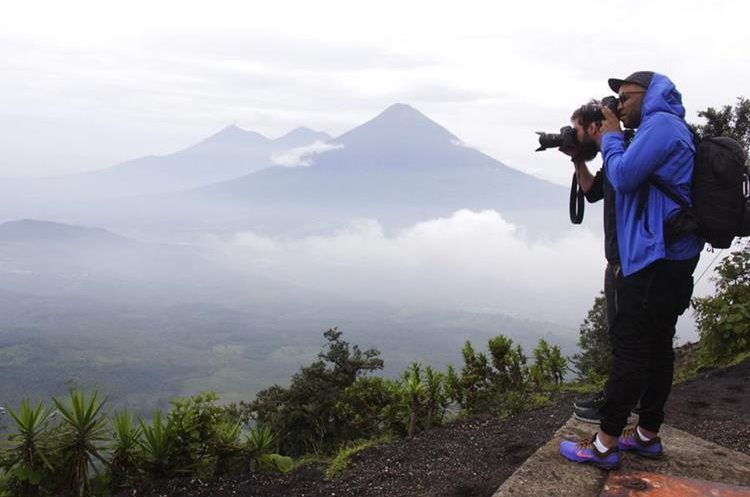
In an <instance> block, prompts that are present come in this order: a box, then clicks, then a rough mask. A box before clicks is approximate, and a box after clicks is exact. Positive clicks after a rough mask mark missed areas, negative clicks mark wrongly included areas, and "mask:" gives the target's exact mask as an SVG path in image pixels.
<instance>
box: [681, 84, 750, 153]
mask: <svg viewBox="0 0 750 497" xmlns="http://www.w3.org/2000/svg"><path fill="white" fill-rule="evenodd" d="M698 117H701V118H703V119H705V120H706V122H705V123H704V124H698V125H695V124H694V125H692V127H693V129H695V130H696V131H697V133H698V134H699V135H701V136H729V137H731V138H734V139H735V140H737V141H738V142H740V144H741V145H742V147H743V148H744V149H745V151H746V152H747V151H748V149H750V100H748V99H747V98H744V97H739V98H738V99H737V103H736V104H735V105H734V107H732V106H731V105H725V106H723V107H722V108H721V109H719V110H716V109H714V108H713V107H709V108H707V109H706V110H703V111H700V112H698Z"/></svg>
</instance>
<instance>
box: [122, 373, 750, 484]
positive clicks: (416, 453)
mask: <svg viewBox="0 0 750 497" xmlns="http://www.w3.org/2000/svg"><path fill="white" fill-rule="evenodd" d="M749 383H750V360H747V361H745V362H744V363H742V364H740V365H738V366H734V367H732V368H729V369H725V370H716V371H711V372H706V373H703V374H701V375H700V376H699V377H697V378H694V379H692V380H689V381H686V382H684V383H682V384H680V385H677V386H675V388H674V389H673V392H672V396H671V398H670V402H669V404H668V405H667V420H666V422H667V423H669V424H671V425H672V426H674V427H676V428H679V429H682V430H685V431H689V432H691V433H693V434H695V435H698V436H700V437H702V438H705V439H707V440H710V441H712V442H715V443H718V444H720V445H723V446H725V447H729V448H732V449H734V450H738V451H740V452H744V453H745V454H749V455H750V386H748V384H749ZM572 400H573V397H572V396H570V395H567V396H563V397H561V398H560V399H558V401H557V402H556V403H555V404H554V405H553V406H550V407H547V408H544V409H540V410H537V411H533V412H529V413H524V414H521V415H519V416H516V417H514V418H510V419H507V420H504V421H500V420H497V419H491V418H473V419H469V420H465V421H461V422H457V423H454V424H451V425H449V426H445V427H442V428H438V429H434V430H431V431H429V432H425V433H420V434H419V435H418V436H416V437H415V438H414V439H413V440H400V441H398V442H395V443H392V444H389V445H385V446H380V447H373V448H370V449H367V450H365V451H363V452H361V453H359V454H357V455H355V456H354V457H353V465H352V467H351V468H349V469H348V470H347V471H346V472H345V473H344V474H343V475H342V476H340V477H339V478H337V479H335V480H333V481H330V482H326V481H324V479H323V473H322V470H323V468H316V467H305V468H302V469H301V470H299V471H296V472H294V473H293V474H289V475H278V474H253V475H243V476H239V477H236V478H228V479H222V480H219V481H217V482H202V481H200V480H195V479H172V480H165V481H160V482H154V483H149V484H146V485H143V486H141V487H138V488H135V489H131V490H128V491H124V492H121V493H120V494H118V497H133V496H137V497H177V496H180V497H209V496H210V497H229V496H232V497H251V496H253V497H254V496H264V497H276V496H294V497H323V496H326V497H332V496H356V497H376V496H377V497H396V496H399V497H407V496H408V497H423V496H424V497H427V496H430V497H470V496H477V497H479V496H482V497H490V496H492V494H493V493H494V492H495V491H496V490H497V488H498V487H499V486H500V484H501V483H503V481H505V479H506V478H508V477H509V476H510V475H511V474H512V473H513V472H514V471H515V470H516V468H517V467H518V466H520V465H521V464H522V463H523V462H524V461H525V460H526V458H527V457H528V456H530V455H531V454H532V453H533V452H534V451H536V449H537V448H538V447H540V446H541V445H543V444H544V443H546V442H547V441H548V440H549V438H550V437H551V436H552V434H553V433H554V432H555V431H556V430H557V429H558V428H559V427H560V426H561V425H562V424H563V423H564V422H565V421H567V419H568V418H569V417H570V415H571V407H570V405H571V401H572ZM595 430H596V426H595V425H592V433H593V432H594V431H595Z"/></svg>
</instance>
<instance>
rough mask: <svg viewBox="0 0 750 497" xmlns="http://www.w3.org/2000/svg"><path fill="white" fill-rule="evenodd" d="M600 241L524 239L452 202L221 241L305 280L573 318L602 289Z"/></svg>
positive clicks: (378, 295)
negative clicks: (390, 226)
mask: <svg viewBox="0 0 750 497" xmlns="http://www.w3.org/2000/svg"><path fill="white" fill-rule="evenodd" d="M602 245H603V244H602V240H601V237H600V236H599V235H596V234H594V233H593V232H591V231H589V230H586V229H584V228H575V229H574V228H571V230H570V232H568V234H567V235H566V236H564V237H562V238H560V239H558V240H555V241H554V242H531V241H528V240H526V239H525V238H524V237H523V235H522V233H521V232H520V231H519V230H518V229H517V227H516V226H514V225H513V224H511V223H509V222H507V221H506V220H504V219H503V217H502V216H501V215H500V214H499V213H497V212H496V211H492V210H487V211H481V212H474V211H469V210H460V211H457V212H455V213H453V214H452V215H451V216H449V217H445V218H439V219H433V220H430V221H426V222H421V223H418V224H416V225H414V226H411V227H409V228H408V229H404V230H401V231H399V232H397V233H393V234H389V233H386V232H385V230H384V229H383V227H382V226H381V225H380V223H378V222H377V221H375V220H368V219H363V220H359V221H357V222H354V223H352V224H351V225H349V226H348V227H347V228H346V229H343V230H341V231H340V232H337V233H334V234H330V235H319V236H308V237H305V238H301V239H281V238H270V237H264V236H261V235H259V234H257V233H242V234H238V235H236V236H235V237H234V239H233V240H232V241H231V243H229V244H227V245H226V246H225V247H223V248H224V250H225V252H226V255H228V256H229V258H231V259H234V260H235V261H237V263H241V264H244V265H248V264H249V265H253V266H255V269H259V270H262V271H267V272H268V273H267V275H268V276H270V277H273V278H276V279H283V280H285V281H287V282H290V283H294V284H297V285H301V286H305V287H308V288H316V289H320V290H324V291H327V292H334V293H339V294H346V295H348V296H350V297H352V296H354V297H359V298H361V299H364V300H370V299H375V300H379V301H384V302H388V303H391V304H396V305H407V306H408V305H427V306H437V307H440V308H450V309H465V310H472V311H492V312H503V313H507V314H512V315H516V316H521V317H527V318H533V319H556V320H559V319H563V320H568V323H575V324H577V323H579V322H580V319H581V316H584V315H585V313H586V311H587V310H588V309H589V308H590V307H591V304H592V302H593V300H594V297H595V296H596V295H597V293H598V292H599V290H600V289H601V282H602V277H603V270H604V258H603V249H602ZM499 331H500V330H499Z"/></svg>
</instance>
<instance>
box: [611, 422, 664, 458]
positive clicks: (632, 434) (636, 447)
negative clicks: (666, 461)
mask: <svg viewBox="0 0 750 497" xmlns="http://www.w3.org/2000/svg"><path fill="white" fill-rule="evenodd" d="M617 447H618V448H619V449H620V450H621V451H623V452H635V453H636V454H638V455H640V456H643V457H650V458H652V459H658V458H660V457H661V456H662V455H663V454H664V448H663V447H662V445H661V439H660V438H659V437H654V438H652V439H651V440H649V441H648V442H644V441H643V440H641V437H639V436H638V433H637V432H636V430H635V427H628V428H625V429H624V430H622V435H620V437H619V438H618V439H617Z"/></svg>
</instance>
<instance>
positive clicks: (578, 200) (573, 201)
mask: <svg viewBox="0 0 750 497" xmlns="http://www.w3.org/2000/svg"><path fill="white" fill-rule="evenodd" d="M583 210H584V201H583V190H582V189H581V187H580V185H579V184H578V177H577V176H576V173H575V172H574V173H573V182H572V183H571V185H570V222H571V223H573V224H581V223H582V222H583Z"/></svg>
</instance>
